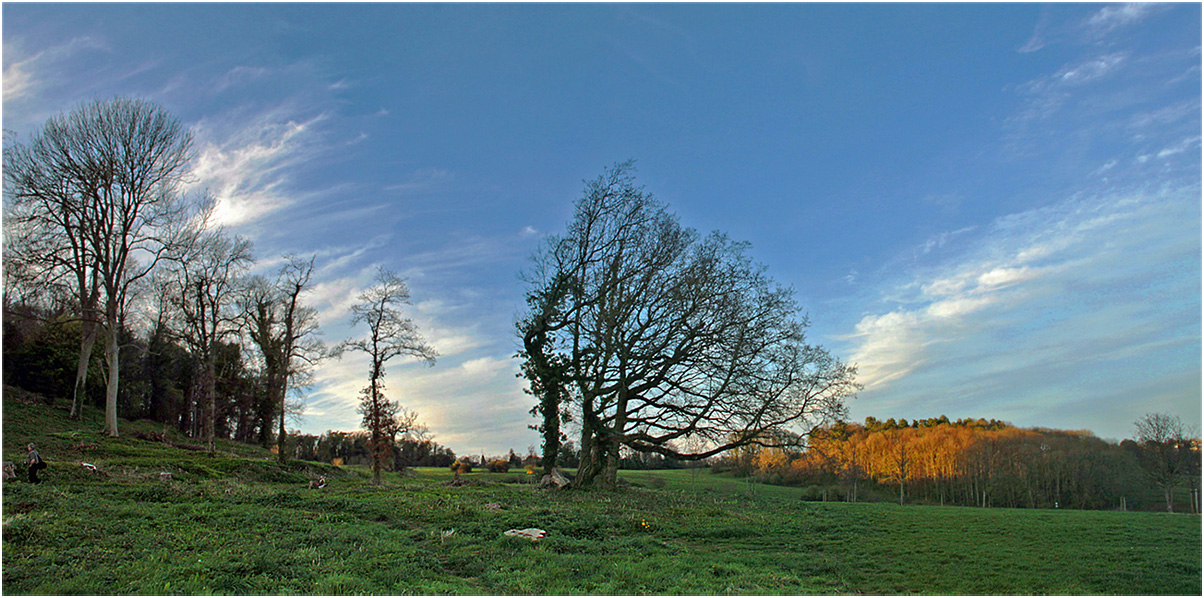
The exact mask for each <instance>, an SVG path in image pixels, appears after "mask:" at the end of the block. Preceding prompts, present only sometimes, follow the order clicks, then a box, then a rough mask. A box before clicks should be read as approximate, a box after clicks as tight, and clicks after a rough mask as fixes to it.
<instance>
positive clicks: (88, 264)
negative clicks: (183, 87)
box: [4, 98, 322, 452]
mask: <svg viewBox="0 0 1204 598" xmlns="http://www.w3.org/2000/svg"><path fill="white" fill-rule="evenodd" d="M8 141H9V142H8V143H6V147H5V151H4V190H5V199H6V202H5V220H4V225H5V231H4V232H5V256H4V257H5V259H4V268H5V278H6V287H5V308H6V312H7V313H8V314H9V315H10V316H12V315H14V314H15V315H19V316H24V317H26V318H36V317H38V316H40V315H51V316H53V318H54V319H55V320H57V321H51V322H47V324H48V325H54V324H62V323H64V321H65V320H72V321H73V324H75V326H73V328H75V329H77V331H78V352H77V359H76V368H75V377H74V379H75V384H74V386H73V389H72V391H71V393H70V394H71V401H72V406H71V415H72V416H73V417H78V416H79V414H80V407H81V405H82V403H83V402H84V401H85V400H86V393H87V391H88V374H89V371H90V369H91V367H92V359H91V357H92V350H93V346H94V344H95V342H96V340H97V339H98V338H100V339H103V343H104V346H105V351H104V360H103V369H102V375H103V378H104V380H105V391H104V396H105V400H104V410H105V431H106V432H107V433H108V434H109V435H111V436H117V435H118V434H119V431H118V428H117V413H118V409H117V408H118V404H119V396H120V395H121V383H122V382H123V381H129V380H130V374H131V372H130V368H123V367H122V363H121V357H122V350H121V349H122V344H123V341H126V342H128V341H131V340H134V339H135V337H136V335H135V334H133V333H132V332H131V330H133V329H134V328H135V326H133V325H132V324H133V321H135V320H137V319H139V318H141V319H142V320H143V321H144V322H145V323H146V324H147V326H145V328H146V334H145V336H143V337H142V338H141V339H139V340H140V341H141V344H142V346H143V348H144V349H145V350H144V352H143V358H144V361H146V363H144V364H143V365H144V366H146V367H148V368H151V369H154V370H158V369H159V367H160V366H164V367H168V368H170V367H172V366H171V365H170V364H164V363H159V362H161V361H162V358H163V357H165V355H164V354H165V353H166V354H171V353H177V354H178V353H179V351H178V348H179V347H183V348H184V351H185V352H186V353H187V355H188V358H189V361H190V364H189V365H190V366H191V367H190V368H188V370H189V371H187V373H184V372H175V373H176V374H177V375H176V376H174V378H175V379H174V380H166V379H165V378H164V376H162V375H159V373H158V372H152V373H150V374H149V375H146V376H143V378H144V379H145V380H146V381H147V382H149V384H150V386H151V388H150V389H149V390H148V391H147V392H149V394H151V395H152V398H151V399H150V402H151V403H152V404H160V403H166V402H168V401H167V400H166V399H165V398H164V395H165V394H170V392H171V390H172V389H171V386H172V385H173V384H172V383H180V382H183V380H181V378H184V377H187V395H188V397H189V403H190V405H189V406H188V408H187V409H175V410H174V411H176V412H177V413H176V416H177V417H178V418H179V419H178V421H176V422H175V423H177V424H178V425H182V426H183V425H187V427H188V428H190V429H191V428H194V427H196V425H197V424H199V426H200V432H199V435H200V437H202V438H203V439H204V440H205V442H206V445H207V447H208V449H209V450H210V452H212V451H213V442H214V438H215V437H216V435H217V432H218V427H219V413H221V412H223V411H225V412H226V415H227V417H229V416H230V413H229V412H230V411H231V409H230V408H229V406H227V405H222V406H221V407H222V408H220V409H219V405H218V384H219V375H218V363H219V361H223V362H225V365H227V366H230V365H231V363H233V362H237V363H240V364H241V363H242V362H243V361H244V359H245V358H246V357H247V355H245V354H244V353H243V352H242V351H241V350H240V349H241V346H245V344H244V345H239V349H233V351H234V354H233V356H231V355H230V352H231V351H232V349H231V348H230V347H231V345H232V344H233V345H237V344H238V343H237V340H235V339H236V337H240V336H245V337H247V338H249V339H250V341H251V342H252V343H253V345H254V346H255V347H256V348H257V349H258V351H259V355H258V358H259V361H260V362H261V363H262V364H263V367H262V370H261V372H260V375H259V376H258V382H259V383H260V389H259V392H258V396H256V397H254V398H249V397H236V396H235V395H225V398H226V400H227V401H233V402H235V403H237V402H238V400H237V399H238V398H246V399H247V401H250V402H252V403H255V404H254V406H253V408H250V409H247V408H243V409H235V410H238V411H240V413H239V414H238V417H239V418H240V419H242V420H243V421H240V424H241V426H240V427H241V428H242V429H243V430H247V429H249V426H248V425H247V424H246V421H245V419H246V418H247V417H253V418H254V419H255V420H257V422H256V423H257V425H256V427H257V428H258V435H259V436H260V438H261V439H266V438H267V436H268V434H267V429H268V428H269V422H271V421H273V420H274V421H277V422H278V423H279V425H280V430H281V434H280V435H279V436H280V437H281V438H283V430H284V427H283V426H284V414H285V412H286V405H285V397H286V396H287V389H288V385H289V383H290V381H294V380H297V379H298V377H300V376H302V375H303V374H304V372H305V365H306V364H312V363H313V362H314V361H316V360H317V359H318V358H320V356H321V354H322V347H321V345H320V344H319V343H317V342H316V341H314V340H313V335H314V334H315V333H316V330H317V322H316V320H315V312H314V311H313V309H311V308H308V307H305V306H303V305H301V304H300V295H301V293H302V292H304V290H305V289H306V288H307V286H308V283H309V279H310V276H311V274H312V272H313V260H302V259H300V258H296V257H292V258H289V260H288V263H287V265H286V266H285V267H284V268H283V269H282V270H281V271H280V272H279V275H278V276H277V277H276V279H275V280H268V279H266V278H264V277H249V278H248V277H245V276H244V274H245V273H246V271H247V270H248V268H249V267H250V266H251V264H252V263H253V258H252V256H251V244H250V242H248V241H247V240H246V239H242V238H239V237H232V236H230V235H227V234H226V233H225V232H224V231H222V230H221V229H220V228H217V227H212V226H210V214H211V212H212V208H213V201H212V199H211V198H210V197H208V196H205V195H188V194H186V193H184V191H183V187H184V183H185V180H186V177H187V176H188V172H189V171H188V165H189V162H190V160H191V158H192V156H193V152H192V135H191V133H190V132H189V131H188V129H187V128H186V127H185V126H184V125H183V124H182V123H181V122H180V121H179V120H178V119H177V118H175V117H173V116H171V115H170V114H168V113H167V112H166V111H165V110H163V109H162V108H161V107H159V106H156V105H154V104H152V103H150V102H145V101H142V100H134V99H123V98H118V99H114V100H109V101H94V102H90V103H86V104H83V105H82V106H80V107H79V108H77V109H76V110H74V111H72V112H70V113H68V114H66V115H61V116H55V117H52V118H51V119H49V120H48V121H47V123H46V124H45V126H44V127H43V129H42V130H41V131H40V132H38V133H36V134H34V135H33V136H32V138H31V139H30V141H29V142H28V143H19V142H16V141H15V140H8ZM244 333H245V334H244ZM7 340H8V339H6V341H7ZM6 344H7V343H6ZM173 346H174V349H173ZM223 354H225V355H224V356H223ZM176 356H177V357H178V356H179V355H176ZM176 369H179V368H176ZM234 369H235V370H238V369H240V368H237V367H236V368H234ZM243 374H244V373H243V372H237V373H232V372H227V373H226V376H225V378H226V379H227V380H226V382H227V383H229V382H230V380H237V379H239V378H240V376H241V378H242V380H243V381H246V380H248V379H250V377H249V376H245V375H243ZM236 385H237V384H236ZM227 390H229V389H227ZM241 394H244V395H246V394H247V393H241ZM250 394H252V395H253V394H255V393H253V392H252V393H250ZM156 406H158V405H156ZM244 407H245V406H244ZM151 411H152V412H154V411H159V409H155V408H151ZM197 412H199V413H197ZM158 415H162V414H161V413H160V414H158ZM223 427H227V426H223ZM190 431H191V430H190Z"/></svg>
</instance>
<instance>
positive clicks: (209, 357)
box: [170, 229, 253, 454]
mask: <svg viewBox="0 0 1204 598" xmlns="http://www.w3.org/2000/svg"><path fill="white" fill-rule="evenodd" d="M252 261H253V260H252V258H251V242H250V241H248V240H246V239H244V238H242V237H233V238H231V237H230V236H228V235H226V234H224V233H223V232H222V231H221V230H220V229H215V230H211V231H209V232H206V233H205V234H204V235H202V237H201V238H200V239H199V240H198V242H197V243H196V244H195V245H194V246H193V248H192V251H190V252H189V253H188V255H186V256H184V257H183V259H181V260H180V261H179V262H178V264H177V266H176V268H174V274H175V276H174V277H173V280H172V282H171V284H170V288H171V292H170V297H171V302H172V303H173V304H174V306H175V308H176V312H175V313H176V315H177V318H178V320H179V330H180V333H181V335H180V336H181V337H182V338H183V339H184V342H185V343H186V345H187V346H188V348H189V350H190V351H191V352H192V354H193V355H194V356H195V357H196V358H197V361H198V362H200V364H201V372H200V376H199V382H200V385H199V386H200V397H201V399H202V400H203V401H204V402H205V406H204V418H203V426H204V432H203V436H204V437H205V443H206V448H208V449H209V453H210V454H212V453H213V440H214V438H213V437H214V427H215V424H216V418H217V393H216V388H215V384H216V381H217V351H218V348H219V344H220V343H221V342H222V341H223V340H224V339H226V338H227V337H230V336H233V335H235V334H237V333H238V331H239V322H240V317H239V316H240V315H241V314H240V312H239V310H238V309H237V305H236V304H235V297H236V296H237V293H238V290H239V287H238V285H239V283H240V280H239V279H240V277H241V276H242V274H243V273H244V272H245V271H246V269H247V268H248V267H249V266H250V265H251V263H252Z"/></svg>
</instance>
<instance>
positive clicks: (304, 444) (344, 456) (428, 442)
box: [292, 426, 456, 471]
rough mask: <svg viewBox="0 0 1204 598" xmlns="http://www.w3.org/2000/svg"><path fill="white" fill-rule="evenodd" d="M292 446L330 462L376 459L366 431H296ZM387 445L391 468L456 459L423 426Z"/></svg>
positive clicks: (355, 462)
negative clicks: (391, 444) (314, 433)
mask: <svg viewBox="0 0 1204 598" xmlns="http://www.w3.org/2000/svg"><path fill="white" fill-rule="evenodd" d="M293 447H294V449H293V453H292V454H293V456H294V457H296V458H297V459H304V460H306V461H323V462H326V463H331V462H335V460H336V459H338V460H340V461H341V462H342V463H343V464H345V465H373V464H375V463H376V462H377V461H378V460H379V458H378V456H377V454H376V451H375V449H374V446H373V442H372V435H371V434H370V433H368V432H366V431H355V432H326V433H325V434H321V435H313V434H299V435H297V436H296V437H295V439H294V442H293ZM390 449H391V451H392V461H391V462H390V463H389V467H390V468H391V469H393V470H394V471H400V470H401V469H403V468H406V467H448V466H450V465H451V464H452V463H454V462H455V461H456V453H455V452H453V451H452V450H451V449H450V448H448V447H445V446H442V445H440V444H439V443H437V442H435V441H434V440H432V439H431V438H429V435H428V434H427V433H426V431H425V428H423V427H422V426H417V427H416V428H414V429H412V430H411V431H410V432H408V433H406V434H403V435H401V436H400V437H398V438H397V440H396V442H395V443H394V444H393V446H392V447H390Z"/></svg>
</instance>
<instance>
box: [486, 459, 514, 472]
mask: <svg viewBox="0 0 1204 598" xmlns="http://www.w3.org/2000/svg"><path fill="white" fill-rule="evenodd" d="M509 471H510V462H509V461H507V460H505V459H498V460H496V461H490V462H489V472H490V473H508V472H509Z"/></svg>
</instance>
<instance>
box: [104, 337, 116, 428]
mask: <svg viewBox="0 0 1204 598" xmlns="http://www.w3.org/2000/svg"><path fill="white" fill-rule="evenodd" d="M118 330H119V329H118V324H117V317H116V315H115V314H112V315H110V316H109V335H108V338H107V339H106V340H107V341H108V342H107V343H105V362H106V364H107V365H108V371H109V379H108V384H107V385H106V387H105V434H108V435H109V436H112V437H114V438H116V437H117V436H118V433H117V378H118V377H119V376H118V372H119V371H120V364H119V363H118V356H117V353H118V349H119V347H118V345H117V333H118Z"/></svg>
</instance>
